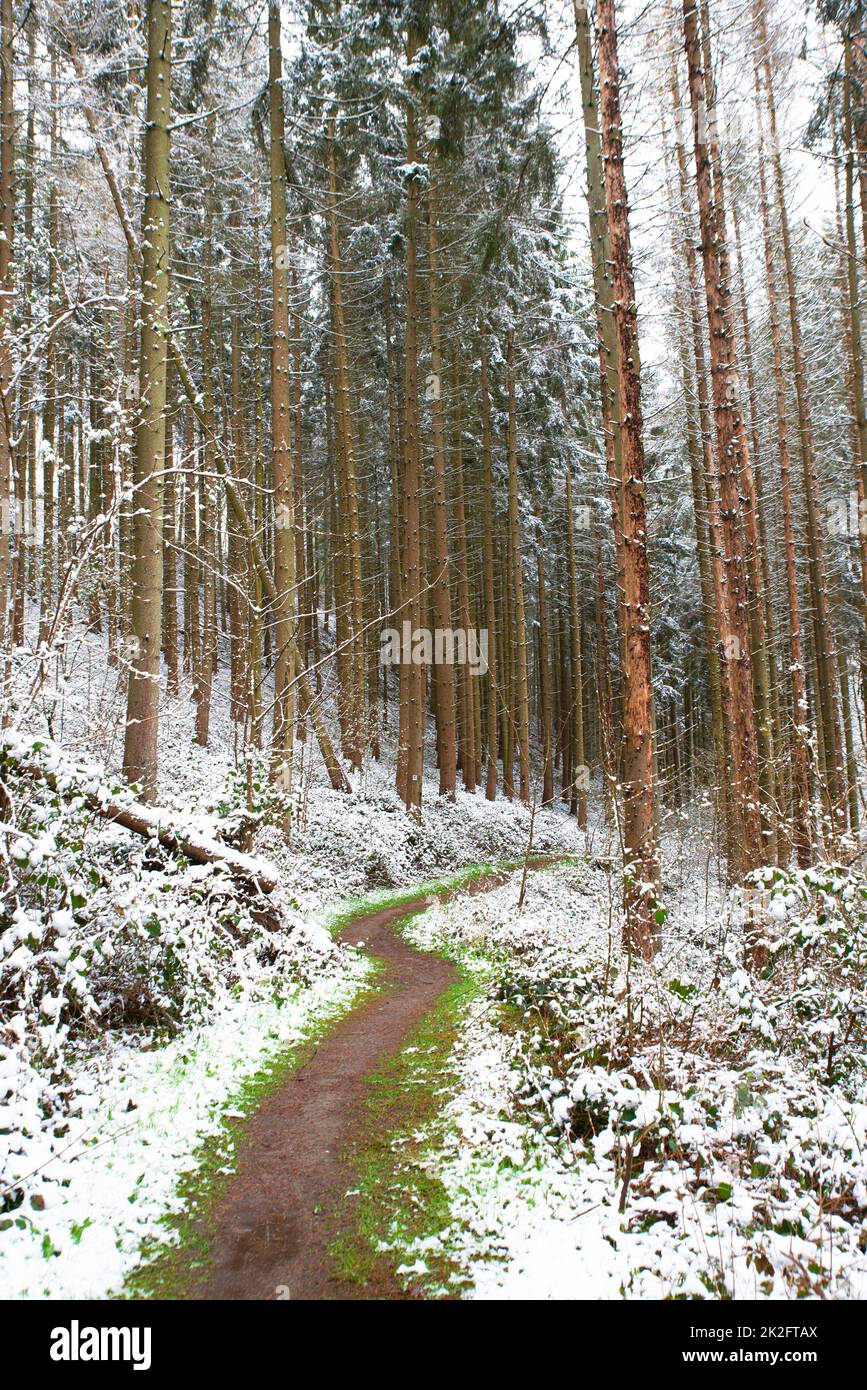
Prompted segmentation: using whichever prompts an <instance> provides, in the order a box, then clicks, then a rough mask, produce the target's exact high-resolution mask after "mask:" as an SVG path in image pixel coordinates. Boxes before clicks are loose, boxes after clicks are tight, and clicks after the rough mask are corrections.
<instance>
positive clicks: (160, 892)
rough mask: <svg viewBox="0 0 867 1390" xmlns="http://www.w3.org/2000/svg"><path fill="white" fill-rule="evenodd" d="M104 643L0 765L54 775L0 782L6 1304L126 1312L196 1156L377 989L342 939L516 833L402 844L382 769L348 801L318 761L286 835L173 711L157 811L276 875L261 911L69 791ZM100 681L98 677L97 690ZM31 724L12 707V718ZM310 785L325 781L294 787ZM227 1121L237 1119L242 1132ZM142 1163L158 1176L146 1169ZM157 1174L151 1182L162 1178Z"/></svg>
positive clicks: (100, 754)
mask: <svg viewBox="0 0 867 1390" xmlns="http://www.w3.org/2000/svg"><path fill="white" fill-rule="evenodd" d="M103 659H104V652H103V649H102V644H101V642H100V641H99V639H95V638H92V637H86V636H82V635H80V634H78V633H71V634H70V637H69V641H68V643H67V646H66V647H65V648H64V649H63V650H62V651H61V653H60V655H59V656H58V657H56V658H54V659H53V660H52V664H51V667H50V668H49V670H48V671H47V672H46V673H45V674H44V678H43V679H42V681H41V683H40V686H39V690H38V694H37V695H36V697H35V698H33V699H32V700H31V701H30V703H29V704H28V705H27V708H26V710H25V711H23V714H22V718H21V720H20V728H19V729H17V730H16V729H10V730H8V731H7V733H6V735H5V739H6V743H5V747H6V748H7V749H12V748H13V747H14V750H15V753H16V757H17V758H19V759H20V757H21V756H22V750H23V752H24V753H25V754H26V755H27V758H26V760H27V761H29V762H30V763H31V764H34V763H38V764H41V765H44V766H46V767H48V768H50V769H51V771H52V773H53V776H54V778H55V781H57V779H58V778H59V783H60V785H61V787H62V788H63V790H62V791H55V790H52V788H51V787H50V786H48V785H47V784H46V783H44V782H41V781H39V780H33V779H31V778H28V777H25V776H20V775H18V773H17V772H16V769H15V766H14V764H13V763H10V762H8V761H6V762H5V765H4V769H3V777H4V787H5V790H6V794H7V800H8V807H7V811H6V816H5V820H6V835H5V846H6V853H5V858H4V861H3V869H4V873H5V876H6V885H5V886H6V901H7V903H8V904H10V907H9V910H8V914H7V915H6V917H5V920H4V921H3V923H2V933H0V949H2V958H0V1292H2V1294H3V1295H4V1296H7V1297H21V1296H32V1297H41V1296H49V1297H66V1296H68V1297H98V1296H100V1295H104V1294H106V1293H109V1292H118V1291H119V1290H120V1289H121V1287H122V1285H123V1282H124V1279H125V1277H126V1275H127V1273H128V1272H129V1271H130V1269H131V1268H133V1267H134V1266H135V1265H136V1263H137V1262H138V1259H139V1256H140V1252H141V1249H142V1246H143V1245H145V1244H147V1243H148V1242H152V1241H153V1240H155V1239H160V1238H163V1237H164V1236H165V1226H164V1225H163V1222H162V1218H164V1217H166V1216H172V1215H174V1216H177V1215H178V1214H179V1213H182V1212H183V1211H184V1210H185V1208H186V1205H187V1199H188V1195H189V1194H188V1191H187V1189H186V1188H185V1180H184V1177H183V1175H184V1174H185V1173H189V1172H190V1170H192V1169H194V1168H195V1167H196V1158H195V1157H194V1156H195V1155H196V1154H197V1153H198V1152H199V1151H201V1150H205V1151H206V1153H205V1155H204V1156H205V1158H206V1161H207V1162H209V1163H210V1167H211V1170H212V1172H211V1176H212V1178H214V1179H215V1180H216V1179H219V1178H220V1177H221V1176H225V1174H220V1172H219V1171H218V1170H219V1169H221V1168H223V1169H225V1168H228V1167H230V1166H231V1151H232V1147H233V1143H234V1139H235V1138H236V1137H237V1135H236V1134H235V1133H234V1130H236V1129H237V1124H236V1120H237V1117H239V1116H242V1115H243V1114H246V1113H247V1112H248V1111H249V1110H250V1109H251V1108H253V1107H254V1106H255V1104H257V1103H258V1101H259V1100H260V1099H261V1096H262V1095H263V1094H264V1093H265V1092H266V1091H267V1090H268V1089H269V1088H270V1087H272V1086H273V1085H275V1084H277V1083H278V1082H279V1081H280V1080H281V1079H283V1078H285V1076H286V1074H287V1072H288V1070H289V1069H291V1067H292V1066H293V1065H294V1064H295V1063H296V1062H297V1060H298V1059H299V1058H302V1057H303V1056H304V1055H305V1049H306V1048H308V1047H309V1045H310V1044H311V1043H312V1042H315V1040H316V1038H318V1037H319V1036H321V1034H322V1032H323V1030H324V1029H325V1028H327V1026H328V1024H329V1022H330V1021H331V1020H332V1019H334V1018H336V1017H338V1016H339V1015H340V1014H341V1013H343V1012H345V1010H346V1009H347V1008H349V1007H350V1006H351V1005H352V1003H353V1002H354V1001H356V1000H357V999H358V998H359V997H360V993H361V992H362V991H364V990H365V989H366V988H367V987H368V986H369V984H370V982H371V966H370V963H369V962H368V961H367V960H365V959H364V958H363V957H362V956H360V955H359V954H358V953H357V952H356V951H353V950H349V949H347V948H346V947H342V946H340V945H338V944H337V943H336V941H335V940H334V934H333V933H334V931H336V929H337V928H338V927H339V926H340V925H341V924H342V923H344V922H345V921H346V920H348V917H349V916H350V915H351V914H352V913H354V912H355V911H357V910H358V906H359V901H360V900H363V901H365V902H368V903H371V904H375V903H376V902H378V901H382V900H393V899H394V898H395V897H396V896H399V895H400V893H401V892H402V891H410V889H412V887H413V885H424V884H426V883H428V882H429V881H431V880H432V879H435V878H436V879H441V878H442V877H443V876H444V875H445V876H446V878H448V877H449V876H450V875H452V876H454V875H456V874H458V871H459V870H461V869H462V868H463V866H464V865H466V864H467V863H468V862H470V863H490V862H491V861H495V860H496V861H501V860H503V859H512V860H514V859H516V858H518V857H520V856H521V855H522V854H523V852H524V851H525V849H526V845H527V839H528V831H529V813H528V812H527V810H526V809H525V808H523V807H521V806H518V805H513V804H510V803H506V802H497V803H496V804H494V805H492V804H489V803H486V802H485V801H484V800H483V798H481V797H471V796H467V795H465V794H459V796H458V798H457V801H456V802H455V803H454V804H449V803H446V802H442V801H439V800H438V799H437V798H436V796H435V788H433V787H431V786H430V785H427V786H426V788H425V792H426V795H429V804H428V806H427V808H426V813H425V817H424V820H423V822H422V824H421V825H416V824H415V823H414V822H412V821H410V820H409V818H408V817H407V816H406V815H405V813H404V811H403V809H402V806H401V804H400V802H399V800H398V799H397V797H396V795H395V794H394V792H393V790H392V789H391V788H390V787H389V785H388V782H387V774H386V773H385V772H384V771H383V772H380V771H379V769H378V768H372V769H370V770H369V771H368V772H366V773H365V774H364V776H363V777H362V778H361V779H359V781H360V785H359V786H358V789H357V791H356V793H355V794H354V795H353V796H351V797H347V796H344V795H341V794H339V793H336V792H333V791H332V790H331V789H330V788H329V787H327V786H325V785H323V783H322V780H321V772H320V771H319V769H318V754H317V753H316V751H315V750H308V751H309V756H306V755H305V756H306V764H307V768H306V769H305V768H304V767H302V773H301V775H300V777H299V784H298V786H297V788H296V790H295V792H294V793H293V797H292V798H291V799H290V802H289V805H290V811H291V827H292V833H291V841H290V843H289V844H287V843H286V842H285V840H284V836H283V833H282V824H283V817H284V813H285V810H286V802H285V801H283V800H281V801H279V802H276V801H275V800H273V799H272V794H271V790H270V786H269V783H268V778H267V768H266V766H265V764H264V762H263V761H261V760H260V761H259V762H258V763H256V765H255V766H254V767H253V769H252V771H253V776H252V797H251V795H250V792H251V787H250V784H249V782H248V776H247V767H246V764H245V763H243V762H241V763H240V764H239V765H238V766H237V767H236V766H235V760H234V752H235V749H234V745H233V735H232V728H231V723H230V720H229V718H228V710H227V703H228V702H227V700H226V692H225V690H224V689H223V685H222V682H219V683H218V684H217V688H216V690H215V699H214V708H213V717H212V728H211V740H210V745H209V746H208V747H207V748H202V747H199V746H198V745H196V744H195V743H194V742H193V741H192V725H193V710H192V706H191V705H190V702H189V700H188V699H179V700H176V701H169V702H168V703H167V709H166V712H165V713H166V717H165V721H164V727H165V728H166V737H165V740H164V749H163V763H162V779H161V796H160V800H161V803H162V804H163V805H164V806H166V807H168V808H169V809H170V810H171V811H172V813H173V814H174V815H175V816H176V817H177V819H178V822H179V823H182V824H184V825H186V826H189V827H190V828H193V829H196V830H198V831H199V832H201V833H205V834H209V835H212V836H217V837H218V838H225V839H227V840H231V839H233V838H234V839H236V840H237V837H238V833H239V830H243V832H244V834H248V833H251V834H252V837H253V841H254V845H255V852H256V853H257V854H260V855H263V856H267V857H268V858H269V859H270V860H271V861H272V863H274V864H275V865H276V867H277V869H278V870H279V883H278V886H277V889H276V890H275V892H274V893H273V894H271V896H270V898H269V899H268V900H267V902H264V901H262V900H257V899H256V898H254V897H253V896H251V895H249V894H245V893H243V892H239V891H238V889H237V886H236V885H235V884H233V883H232V882H231V881H230V880H229V879H228V878H227V876H226V875H225V874H224V873H222V872H221V871H220V870H218V869H215V868H213V867H210V866H208V867H205V866H198V865H191V864H189V863H188V862H187V861H186V860H185V859H184V858H183V857H182V856H180V855H179V854H175V853H172V852H170V851H168V850H165V849H163V848H161V847H159V846H156V845H154V844H152V843H147V842H146V841H144V840H143V839H140V838H138V837H136V836H133V835H131V834H129V833H128V832H127V831H125V830H123V829H121V828H120V827H118V826H116V825H111V824H108V823H106V822H104V821H101V820H100V819H99V818H98V817H96V816H94V815H93V814H92V813H91V812H90V811H89V810H88V808H87V805H86V804H85V802H84V799H83V795H82V793H84V792H88V793H96V794H100V793H101V792H103V791H107V792H110V793H112V794H114V793H115V792H116V791H117V790H118V783H117V780H116V778H115V777H113V776H112V774H111V773H110V771H106V769H107V768H108V769H111V768H112V767H113V766H116V761H117V753H118V736H119V729H120V724H119V707H120V703H121V702H120V701H119V700H118V695H117V677H116V674H115V673H112V674H110V675H109V676H108V677H106V676H105V673H104V670H103V669H101V667H100V663H101V661H102V660H103ZM97 672H98V673H99V674H98V676H97ZM22 703H23V701H22ZM307 769H311V770H312V769H315V772H313V774H312V775H310V776H309V777H308V775H307ZM534 841H535V844H536V845H537V847H538V848H539V850H540V851H541V852H545V851H548V852H553V853H571V852H575V851H576V850H577V849H579V848H580V846H581V844H582V841H583V837H581V836H580V835H579V834H578V832H577V830H576V829H575V825H574V822H571V821H570V820H569V818H568V816H567V815H566V814H565V812H561V811H560V810H559V809H558V810H557V811H556V812H551V813H545V814H544V815H541V816H539V817H537V822H536V832H535V835H534ZM233 1116H234V1117H235V1118H233ZM151 1155H152V1156H153V1158H150V1156H151ZM157 1156H158V1160H157Z"/></svg>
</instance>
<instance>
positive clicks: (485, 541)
mask: <svg viewBox="0 0 867 1390" xmlns="http://www.w3.org/2000/svg"><path fill="white" fill-rule="evenodd" d="M480 339H481V346H480V354H481V387H480V390H481V409H482V551H483V563H484V583H485V621H486V623H487V628H488V703H487V725H488V771H487V776H486V777H485V797H486V799H487V800H488V801H493V800H494V799H495V798H496V795H497V756H498V750H497V736H498V732H499V707H500V692H499V687H498V685H497V674H498V671H499V669H500V668H499V666H498V663H497V641H498V636H499V626H500V625H499V623H498V622H497V600H496V584H495V577H494V480H493V471H492V468H491V397H490V387H489V383H488V343H487V337H486V325H485V324H484V323H483V324H482V325H481V333H480Z"/></svg>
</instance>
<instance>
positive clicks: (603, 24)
mask: <svg viewBox="0 0 867 1390" xmlns="http://www.w3.org/2000/svg"><path fill="white" fill-rule="evenodd" d="M597 19H598V44H599V86H600V92H601V102H600V127H601V131H602V151H603V154H604V156H605V202H606V211H607V216H608V235H609V242H610V247H611V269H612V281H613V290H614V321H615V324H616V328H617V344H618V357H617V367H618V370H617V414H618V418H619V420H620V433H621V450H622V468H623V472H622V488H623V552H624V553H623V564H624V575H623V580H624V592H623V605H624V624H623V625H624V633H625V642H624V658H625V660H624V668H623V724H624V730H623V732H624V740H623V742H624V757H623V764H624V769H623V770H624V777H623V782H624V813H623V846H624V913H625V930H624V946H625V948H626V949H627V950H629V951H637V952H639V953H640V954H641V955H643V956H645V957H648V958H649V957H650V956H652V955H653V954H654V952H655V951H656V950H657V949H658V947H659V928H658V924H657V921H656V896H657V892H658V889H657V862H656V844H655V836H654V782H653V747H652V736H651V723H652V709H651V704H652V680H651V665H650V595H649V572H648V562H647V515H646V497H645V492H646V487H645V479H644V423H643V419H642V413H641V379H640V373H639V366H638V343H637V326H636V317H635V285H634V281H633V274H632V253H631V248H630V239H629V205H628V199H627V190H626V178H625V174H624V168H623V136H622V121H621V114H620V71H619V66H618V61H617V31H616V20H615V9H614V0H599V6H598V11H597Z"/></svg>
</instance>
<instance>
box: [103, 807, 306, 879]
mask: <svg viewBox="0 0 867 1390" xmlns="http://www.w3.org/2000/svg"><path fill="white" fill-rule="evenodd" d="M85 801H86V803H87V805H88V807H89V809H90V810H92V811H95V812H96V814H97V815H98V816H104V817H105V819H106V820H110V821H114V822H115V823H116V824H117V825H122V826H124V828H125V829H126V830H132V831H134V832H135V834H136V835H144V836H146V838H147V839H156V840H159V842H160V844H161V845H165V846H166V848H167V849H175V850H180V852H181V854H183V855H185V856H186V858H187V859H189V860H191V861H192V863H194V864H222V865H223V867H224V868H225V869H228V871H229V873H230V874H232V876H233V877H234V878H239V879H242V880H243V881H244V882H245V883H249V884H250V885H252V886H253V887H254V888H258V889H259V891H260V892H262V893H271V892H273V890H274V889H275V888H276V887H277V877H278V875H277V870H276V868H275V867H274V865H273V864H269V862H268V861H267V859H257V858H255V856H254V855H252V854H242V852H241V851H240V850H238V849H233V848H232V846H231V845H224V844H223V843H222V841H220V840H214V839H212V838H211V836H209V835H200V834H198V833H197V832H196V831H194V830H192V831H191V830H183V829H180V828H179V827H178V826H177V825H173V824H172V822H171V819H170V818H169V814H168V812H167V811H163V810H160V808H159V807H158V806H145V805H143V804H142V802H140V801H132V802H130V803H129V804H126V803H124V804H122V805H121V804H119V803H117V802H115V801H107V802H101V801H100V800H99V798H98V797H95V796H86V797H85Z"/></svg>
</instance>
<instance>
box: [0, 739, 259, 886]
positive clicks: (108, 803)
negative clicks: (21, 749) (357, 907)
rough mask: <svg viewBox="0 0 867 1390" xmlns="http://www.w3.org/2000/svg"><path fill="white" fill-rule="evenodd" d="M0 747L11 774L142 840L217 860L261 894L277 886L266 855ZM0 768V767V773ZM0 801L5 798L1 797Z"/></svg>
mask: <svg viewBox="0 0 867 1390" xmlns="http://www.w3.org/2000/svg"><path fill="white" fill-rule="evenodd" d="M2 751H3V753H4V754H5V755H6V756H7V757H8V758H9V763H10V764H11V766H13V767H14V768H15V771H16V772H17V773H20V774H22V775H23V776H25V777H30V778H32V779H33V781H37V782H44V783H45V785H46V786H48V787H50V788H51V790H52V791H54V792H57V794H58V795H59V796H70V797H80V798H81V800H82V801H83V802H84V804H85V806H87V808H88V810H90V811H93V812H94V813H95V814H96V815H98V816H101V817H102V818H103V819H104V820H108V821H113V822H114V823H115V824H116V825H122V826H123V827H124V829H125V830H131V831H133V833H134V834H136V835H143V836H144V837H145V838H146V839H148V840H158V841H159V843H160V844H161V845H165V847H166V848H167V849H172V850H178V851H179V852H180V853H181V854H183V855H184V856H185V857H186V858H187V859H189V860H190V861H191V863H193V864H221V865H222V866H223V868H225V869H226V870H227V871H228V872H229V873H230V874H231V875H232V877H233V878H236V879H240V880H241V882H243V883H245V884H247V885H249V886H250V887H252V888H256V889H258V890H259V892H261V893H271V892H273V890H274V889H275V888H276V887H277V881H278V877H279V875H278V872H277V869H276V868H275V867H274V865H273V864H271V863H269V862H268V860H267V859H257V858H256V857H255V856H254V855H252V854H243V853H242V852H241V850H238V849H234V848H233V847H232V846H231V845H225V844H223V843H222V841H220V840H215V839H214V838H213V837H212V836H210V835H203V834H201V833H200V832H199V831H197V830H190V829H184V828H183V827H182V826H179V825H177V824H175V823H174V822H173V821H172V818H171V814H170V812H169V811H166V810H165V809H163V808H161V807H159V806H145V805H144V804H143V802H141V801H127V800H126V799H124V800H123V801H120V800H117V799H116V798H114V797H111V796H107V795H106V794H105V790H104V789H102V790H101V791H100V792H94V791H91V790H88V789H87V788H86V787H82V786H81V785H80V784H79V783H77V782H76V778H75V775H74V774H73V775H70V776H67V777H63V778H61V777H58V776H57V774H56V773H55V772H53V771H52V769H51V768H49V767H45V766H43V765H41V764H40V763H33V762H25V761H22V760H20V759H19V758H18V757H16V756H15V753H14V752H13V750H12V749H11V748H10V747H9V746H8V745H7V746H6V747H5V748H3V750H2ZM2 772H3V769H2V767H0V776H2ZM3 800H4V801H5V800H6V797H5V796H4V797H3Z"/></svg>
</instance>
